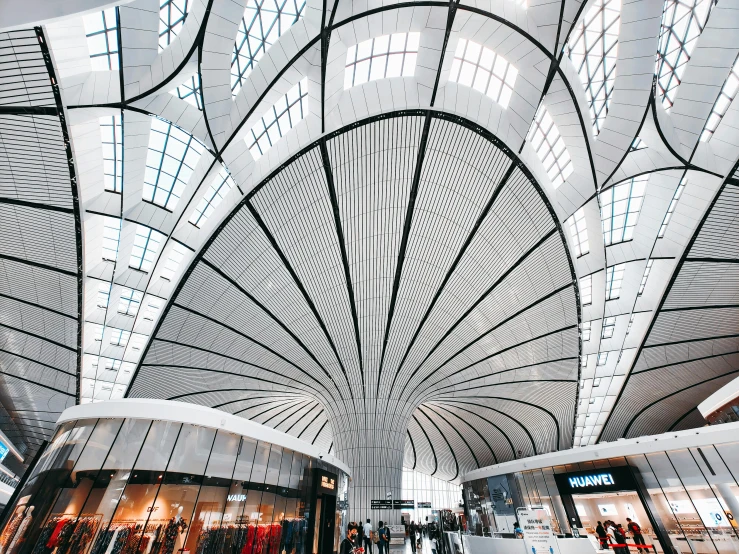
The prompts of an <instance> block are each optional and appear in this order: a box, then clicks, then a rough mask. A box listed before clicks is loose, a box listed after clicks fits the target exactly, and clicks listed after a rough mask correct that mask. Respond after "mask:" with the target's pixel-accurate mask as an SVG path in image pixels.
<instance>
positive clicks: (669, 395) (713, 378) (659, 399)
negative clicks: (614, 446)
mask: <svg viewBox="0 0 739 554" xmlns="http://www.w3.org/2000/svg"><path fill="white" fill-rule="evenodd" d="M736 373H739V369H735V370H734V371H727V372H726V373H722V374H721V375H717V376H716V377H711V378H710V379H704V380H702V381H698V382H697V383H693V384H692V385H688V386H687V387H683V388H681V389H678V390H676V391H673V392H671V393H670V394H668V395H665V396H663V397H662V398H658V399H657V400H655V401H653V402H650V403H649V404H647V405H646V406H645V407H643V408H642V409H641V410H639V411H638V412H637V413H636V414H635V415H634V416H633V417H632V418H631V419H630V420H629V424H628V425H627V426H626V429H624V432H623V436H624V437H625V436H626V435H628V433H629V429H631V426H632V425H634V423H635V422H636V420H637V419H639V416H641V415H642V414H643V413H644V412H646V411H647V410H648V409H649V408H651V407H652V406H654V405H656V404H659V403H660V402H663V401H664V400H667V399H668V398H670V397H672V396H675V395H677V394H680V393H681V392H685V391H686V390H690V389H692V388H695V387H699V386H700V385H704V384H706V383H710V382H711V381H715V380H717V379H723V378H724V377H728V376H729V375H734V374H736Z"/></svg>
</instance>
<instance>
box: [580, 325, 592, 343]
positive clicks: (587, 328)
mask: <svg viewBox="0 0 739 554" xmlns="http://www.w3.org/2000/svg"><path fill="white" fill-rule="evenodd" d="M580 327H581V329H582V340H583V342H588V341H589V340H590V333H591V331H592V329H593V322H592V321H583V323H582V325H581V326H580Z"/></svg>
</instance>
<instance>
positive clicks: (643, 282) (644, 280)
mask: <svg viewBox="0 0 739 554" xmlns="http://www.w3.org/2000/svg"><path fill="white" fill-rule="evenodd" d="M653 263H654V260H649V261H648V262H647V267H645V268H644V275H643V276H642V278H641V283H640V284H639V292H638V293H637V296H641V295H642V294H644V287H646V286H647V279H648V278H649V274H650V273H651V271H652V264H653Z"/></svg>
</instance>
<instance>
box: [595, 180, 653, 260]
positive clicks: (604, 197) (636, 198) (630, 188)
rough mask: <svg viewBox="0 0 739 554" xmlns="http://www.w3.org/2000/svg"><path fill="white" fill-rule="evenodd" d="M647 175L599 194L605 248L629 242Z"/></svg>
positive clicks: (639, 208)
mask: <svg viewBox="0 0 739 554" xmlns="http://www.w3.org/2000/svg"><path fill="white" fill-rule="evenodd" d="M648 179H649V175H641V176H639V177H634V178H633V179H629V180H628V181H624V182H623V183H619V184H618V185H614V186H612V187H611V188H609V189H608V190H606V191H605V192H601V193H600V217H601V221H602V222H603V241H604V242H605V244H606V246H608V245H609V244H616V243H618V242H623V241H626V240H631V238H632V237H633V235H634V227H636V222H637V220H638V218H639V211H640V210H641V205H642V201H643V200H644V191H645V189H646V186H647V180H648Z"/></svg>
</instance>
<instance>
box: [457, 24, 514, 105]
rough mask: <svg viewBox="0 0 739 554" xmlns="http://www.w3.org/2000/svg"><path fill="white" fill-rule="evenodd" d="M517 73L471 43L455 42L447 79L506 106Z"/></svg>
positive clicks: (494, 54)
mask: <svg viewBox="0 0 739 554" xmlns="http://www.w3.org/2000/svg"><path fill="white" fill-rule="evenodd" d="M516 77H518V70H517V69H516V68H515V67H513V66H512V65H511V64H509V63H508V62H507V61H506V60H505V58H503V57H502V56H498V55H496V53H495V52H493V51H492V50H490V49H489V48H485V47H483V46H481V45H479V44H477V43H476V42H472V41H471V40H465V39H463V38H461V39H459V42H458V43H457V51H456V52H455V53H454V61H453V62H452V73H451V75H450V76H449V80H450V81H453V82H455V83H459V84H460V85H464V86H466V87H472V88H474V89H475V90H476V91H478V92H481V93H482V94H485V95H487V96H489V97H490V98H492V99H493V100H494V101H495V102H497V103H498V104H500V105H501V106H503V108H507V107H508V102H510V100H511V95H512V94H513V87H514V85H515V84H516Z"/></svg>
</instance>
